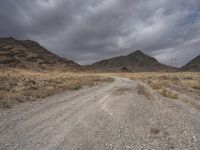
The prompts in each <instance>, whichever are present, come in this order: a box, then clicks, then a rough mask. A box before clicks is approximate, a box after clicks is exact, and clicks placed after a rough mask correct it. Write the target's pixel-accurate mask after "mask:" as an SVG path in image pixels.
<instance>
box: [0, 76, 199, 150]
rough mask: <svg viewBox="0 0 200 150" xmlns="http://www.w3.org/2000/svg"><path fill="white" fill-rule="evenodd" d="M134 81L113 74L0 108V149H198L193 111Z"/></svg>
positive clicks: (197, 131)
mask: <svg viewBox="0 0 200 150" xmlns="http://www.w3.org/2000/svg"><path fill="white" fill-rule="evenodd" d="M137 84H138V83H137V82H136V81H131V80H128V79H123V78H115V81H114V82H112V83H105V84H103V85H99V86H95V87H90V88H83V89H81V90H78V91H68V92H65V93H62V94H59V95H55V96H52V97H50V98H47V99H44V100H41V101H35V102H30V103H24V104H20V105H17V106H15V107H14V108H12V109H8V110H0V149H5V150H7V149H8V150H14V149H21V150H106V149H109V150H110V149H114V150H128V149H159V150H160V149H200V113H199V111H197V110H195V109H193V108H190V107H189V106H188V105H187V104H185V103H183V102H182V101H181V100H171V99H167V98H162V97H160V98H159V99H157V100H153V99H151V100H150V99H148V98H146V97H145V96H143V95H138V93H137Z"/></svg>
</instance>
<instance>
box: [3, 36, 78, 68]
mask: <svg viewBox="0 0 200 150" xmlns="http://www.w3.org/2000/svg"><path fill="white" fill-rule="evenodd" d="M0 67H12V68H28V69H34V70H42V69H64V70H76V69H79V68H80V65H78V64H76V63H75V62H73V61H71V60H68V59H65V58H60V57H59V56H57V55H55V54H53V53H51V52H49V51H48V50H46V49H45V48H44V47H42V46H41V45H40V44H38V43H37V42H34V41H30V40H16V39H14V38H0Z"/></svg>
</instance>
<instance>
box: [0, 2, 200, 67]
mask: <svg viewBox="0 0 200 150" xmlns="http://www.w3.org/2000/svg"><path fill="white" fill-rule="evenodd" d="M0 20H1V21H0V36H2V37H3V36H14V37H16V38H21V39H26V38H29V39H32V40H36V41H39V42H40V43H41V44H42V45H44V46H45V47H47V48H49V49H50V50H51V51H53V52H55V53H57V54H59V55H60V56H63V57H67V58H70V59H73V60H75V61H78V62H79V63H82V64H87V63H92V62H94V61H97V60H100V59H103V58H108V57H112V56H117V55H122V54H128V53H130V52H132V51H134V50H137V49H140V50H143V51H144V52H145V53H147V54H150V55H152V56H155V57H156V58H157V59H158V60H160V61H161V62H163V63H166V64H168V63H169V62H170V59H171V58H174V57H177V58H178V60H179V65H183V64H185V63H186V62H187V61H189V60H190V59H191V58H193V57H195V56H196V55H198V54H200V1H199V0H189V1H185V0H162V1H161V0H34V1H32V0H15V1H13V0H2V1H1V5H0Z"/></svg>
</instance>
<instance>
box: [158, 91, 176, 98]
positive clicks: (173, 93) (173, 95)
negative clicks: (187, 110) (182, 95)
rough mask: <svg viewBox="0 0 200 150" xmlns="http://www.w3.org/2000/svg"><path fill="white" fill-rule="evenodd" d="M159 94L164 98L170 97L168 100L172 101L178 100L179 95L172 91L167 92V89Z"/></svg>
mask: <svg viewBox="0 0 200 150" xmlns="http://www.w3.org/2000/svg"><path fill="white" fill-rule="evenodd" d="M159 93H160V94H161V95H162V96H164V97H168V98H171V99H178V94H177V93H175V92H172V91H170V90H167V89H162V90H161V91H160V92H159Z"/></svg>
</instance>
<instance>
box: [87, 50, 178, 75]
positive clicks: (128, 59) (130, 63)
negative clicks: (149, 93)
mask: <svg viewBox="0 0 200 150" xmlns="http://www.w3.org/2000/svg"><path fill="white" fill-rule="evenodd" d="M89 68H91V69H94V70H100V71H124V72H139V71H175V70H176V69H177V68H174V67H171V66H167V65H164V64H161V63H159V62H158V61H157V60H156V59H155V58H153V57H151V56H148V55H146V54H144V53H143V52H141V51H140V50H137V51H135V52H133V53H131V54H129V55H127V56H119V57H114V58H110V59H106V60H103V61H100V62H97V63H94V64H92V65H90V66H89Z"/></svg>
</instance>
